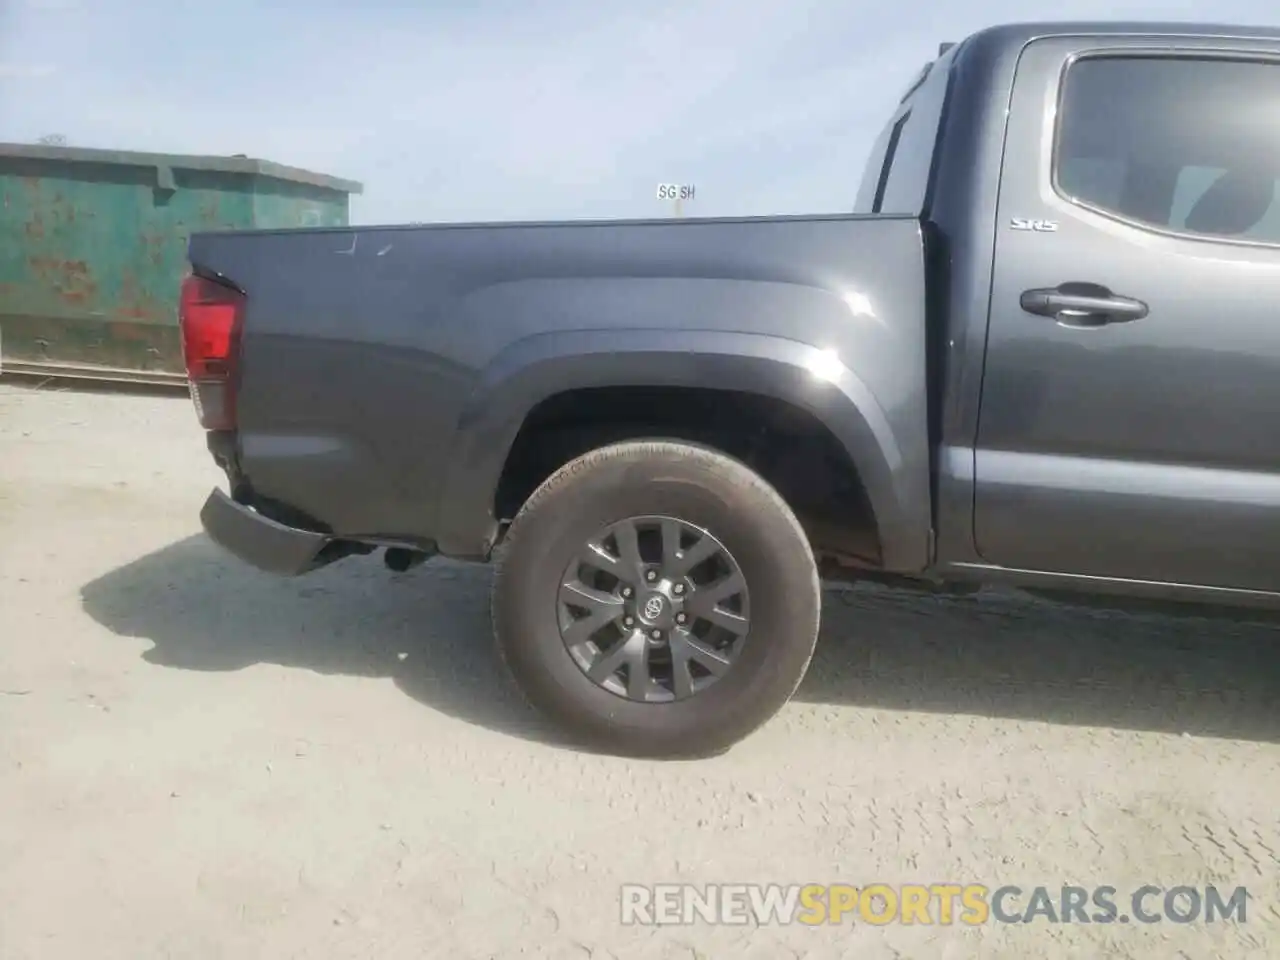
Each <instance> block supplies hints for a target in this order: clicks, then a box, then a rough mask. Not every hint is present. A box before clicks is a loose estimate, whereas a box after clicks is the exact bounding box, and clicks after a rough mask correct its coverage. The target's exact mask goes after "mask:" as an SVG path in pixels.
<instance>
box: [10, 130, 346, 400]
mask: <svg viewBox="0 0 1280 960" xmlns="http://www.w3.org/2000/svg"><path fill="white" fill-rule="evenodd" d="M361 190H362V187H361V185H360V184H359V183H355V182H353V181H350V180H340V179H337V178H335V177H329V176H325V175H323V174H318V173H311V172H309V171H306V170H299V169H296V168H292V167H284V166H280V165H279V164H275V163H269V162H267V161H263V160H252V159H249V158H246V157H205V156H174V155H170V154H155V153H123V152H118V151H114V150H86V149H79V148H69V147H48V146H28V145H25V144H6V143H0V203H3V209H2V210H0V364H2V366H0V370H2V371H4V372H13V373H49V374H50V375H59V374H61V375H70V376H76V377H91V378H95V379H107V380H131V381H144V382H155V383H164V382H174V383H182V382H183V379H184V374H183V364H182V350H181V345H180V343H179V339H178V327H177V308H178V288H179V285H180V283H181V280H182V275H183V272H184V271H185V270H186V266H187V265H186V245H187V238H188V237H189V236H190V234H191V232H192V231H193V230H241V229H250V228H264V229H279V228H287V227H321V226H345V225H346V224H347V223H348V219H349V198H350V195H351V194H358V193H360V192H361Z"/></svg>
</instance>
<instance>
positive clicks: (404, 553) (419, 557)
mask: <svg viewBox="0 0 1280 960" xmlns="http://www.w3.org/2000/svg"><path fill="white" fill-rule="evenodd" d="M430 558H431V554H430V553H427V552H426V551H425V550H411V549H410V548H408V547H387V552H386V553H384V554H383V555H382V560H383V562H384V563H385V564H386V565H387V569H388V570H392V571H394V572H395V573H404V572H405V571H406V570H412V569H413V568H414V567H416V566H417V565H418V564H420V563H425V562H426V561H427V560H429V559H430Z"/></svg>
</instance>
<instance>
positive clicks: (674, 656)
mask: <svg viewBox="0 0 1280 960" xmlns="http://www.w3.org/2000/svg"><path fill="white" fill-rule="evenodd" d="M671 692H672V693H674V694H675V698H676V699H677V700H683V699H684V698H685V697H691V696H693V674H692V673H690V672H689V657H688V656H687V655H686V654H685V653H684V651H683V650H682V649H679V648H678V641H677V640H676V638H675V637H674V636H673V637H672V638H671Z"/></svg>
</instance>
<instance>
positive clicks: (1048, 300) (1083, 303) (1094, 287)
mask: <svg viewBox="0 0 1280 960" xmlns="http://www.w3.org/2000/svg"><path fill="white" fill-rule="evenodd" d="M1019 303H1020V304H1021V306H1022V309H1023V310H1025V311H1027V313H1034V314H1037V315H1039V316H1042V317H1052V318H1053V319H1055V320H1057V321H1058V322H1059V323H1061V324H1063V325H1064V326H1069V327H1101V326H1105V325H1107V324H1109V323H1128V322H1129V321H1131V320H1141V319H1142V318H1143V317H1145V316H1146V315H1147V305H1146V304H1145V303H1143V302H1142V301H1141V300H1135V299H1134V298H1133V297H1122V296H1119V295H1118V294H1114V293H1112V292H1111V291H1110V290H1109V289H1107V288H1106V287H1104V286H1102V285H1101V284H1098V283H1075V282H1071V283H1061V284H1059V285H1058V286H1056V287H1038V288H1036V289H1034V290H1024V291H1023V292H1022V297H1021V298H1020V300H1019Z"/></svg>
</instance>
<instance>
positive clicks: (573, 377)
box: [435, 329, 930, 571]
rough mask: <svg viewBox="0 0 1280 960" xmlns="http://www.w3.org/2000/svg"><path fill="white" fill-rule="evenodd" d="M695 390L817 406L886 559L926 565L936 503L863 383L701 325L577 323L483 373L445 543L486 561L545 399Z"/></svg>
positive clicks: (778, 344) (832, 365)
mask: <svg viewBox="0 0 1280 960" xmlns="http://www.w3.org/2000/svg"><path fill="white" fill-rule="evenodd" d="M613 387H637V388H657V389H660V388H663V387H673V388H700V389H711V390H724V391H730V392H734V393H742V394H751V395H758V396H761V397H765V398H770V399H772V400H776V401H781V402H783V403H786V404H789V405H791V406H793V407H796V408H798V409H799V410H801V411H804V412H805V413H807V414H809V415H811V416H812V417H813V418H814V419H816V420H817V421H818V422H819V423H820V424H821V425H822V426H823V427H825V428H826V430H827V431H829V432H830V434H831V435H832V436H833V437H834V438H835V439H836V441H837V442H838V443H839V445H840V447H841V448H842V449H843V451H844V452H845V453H846V455H847V456H848V459H849V461H850V462H851V463H852V465H853V467H854V469H855V470H856V472H857V474H858V478H859V480H860V481H861V483H862V485H863V488H864V489H865V492H866V496H867V500H868V502H869V506H870V509H871V512H872V514H873V517H874V521H875V524H876V527H877V530H878V534H879V537H880V545H881V551H882V561H883V565H884V566H885V567H886V568H887V569H892V570H904V571H905V570H919V569H923V568H924V567H925V566H926V565H927V563H928V535H929V526H930V511H929V506H928V502H927V499H926V501H925V502H924V503H923V504H922V503H920V502H919V497H918V495H916V494H915V493H914V489H915V488H916V487H918V485H919V482H920V481H921V480H922V479H923V480H924V481H925V483H924V487H925V489H926V491H927V488H928V485H927V478H919V477H913V476H911V474H910V471H911V469H912V466H911V464H912V463H913V462H914V460H915V458H913V457H910V456H907V455H905V453H906V451H904V450H903V449H902V444H901V442H900V440H899V438H898V437H897V436H895V434H894V432H893V430H892V428H891V426H890V422H889V419H888V418H887V417H886V415H885V411H884V410H883V408H882V407H881V405H880V403H879V401H878V400H877V398H876V397H875V396H874V395H873V394H872V392H871V391H870V389H869V388H868V387H867V385H866V383H865V382H864V381H863V380H862V379H861V378H860V377H859V376H858V375H857V372H856V371H855V370H852V369H850V368H849V367H848V366H847V365H846V364H844V363H843V362H841V359H840V358H837V357H835V356H834V355H832V354H830V353H829V352H826V351H823V350H821V349H819V348H817V347H814V346H812V345H810V344H806V343H802V342H799V341H796V340H791V339H787V338H784V337H778V336H770V335H763V334H747V333H725V332H717V331H701V330H679V331H671V330H652V331H650V330H633V329H629V330H617V331H600V330H595V331H593V330H585V331H583V330H579V331H567V332H553V333H545V334H538V335H534V336H530V337H527V338H525V339H522V340H520V341H517V342H516V343H514V344H512V345H511V346H509V347H507V348H506V349H505V350H503V351H502V352H501V353H500V354H498V356H497V357H495V358H494V360H493V361H492V362H491V363H490V364H489V365H488V366H487V367H486V368H485V369H484V371H483V372H482V374H481V376H480V378H479V380H478V383H477V385H476V388H475V389H474V390H473V392H472V394H471V396H470V397H469V398H468V401H467V403H466V404H465V406H464V410H463V413H462V415H461V416H460V418H459V422H458V428H457V432H456V434H455V440H454V443H453V446H452V449H451V450H450V457H449V469H448V471H447V479H446V483H445V488H444V492H443V495H442V497H441V500H440V509H439V512H438V516H437V521H436V524H435V526H436V529H437V530H438V531H439V534H438V537H437V541H438V543H439V545H440V547H441V549H442V551H443V552H445V553H447V554H450V555H454V556H459V557H466V558H481V557H484V556H487V553H488V551H489V549H490V547H491V545H492V542H493V540H494V538H495V536H496V533H497V528H498V521H499V519H500V518H499V517H497V516H495V511H494V508H493V505H494V496H495V492H496V491H497V489H498V485H499V481H500V479H501V477H502V475H503V470H504V467H505V465H506V462H507V459H508V457H509V456H510V455H511V451H512V448H513V445H514V444H515V441H516V438H517V436H518V435H519V433H520V430H521V428H522V426H523V425H524V423H525V422H526V420H527V418H528V417H529V416H530V414H531V413H532V412H533V411H534V410H536V409H537V408H538V407H539V405H540V404H543V403H545V402H547V401H548V400H551V399H552V398H555V397H557V396H562V395H564V394H566V393H570V392H572V391H580V390H589V389H592V388H613Z"/></svg>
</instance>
